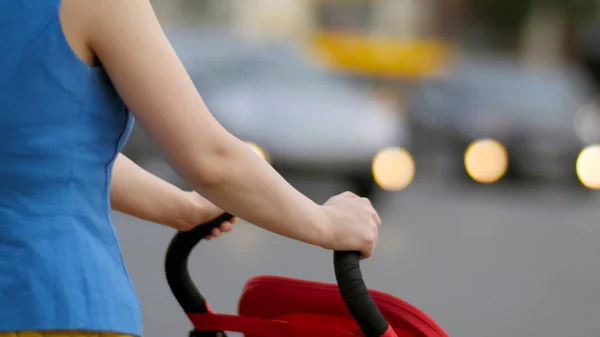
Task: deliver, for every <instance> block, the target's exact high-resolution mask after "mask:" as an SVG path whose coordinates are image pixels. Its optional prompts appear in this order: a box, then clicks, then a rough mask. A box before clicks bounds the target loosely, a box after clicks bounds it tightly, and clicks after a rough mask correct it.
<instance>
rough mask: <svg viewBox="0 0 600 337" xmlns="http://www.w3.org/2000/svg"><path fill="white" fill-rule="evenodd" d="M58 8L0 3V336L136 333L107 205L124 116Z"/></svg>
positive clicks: (46, 3)
mask: <svg viewBox="0 0 600 337" xmlns="http://www.w3.org/2000/svg"><path fill="white" fill-rule="evenodd" d="M59 7H60V0H3V1H0V331H22V330H88V331H98V332H101V331H110V332H117V333H124V334H131V335H141V334H142V326H141V313H140V305H139V301H138V298H137V295H136V294H135V291H134V289H133V286H132V283H131V281H130V278H129V276H128V273H127V271H126V269H125V266H124V264H123V260H122V257H121V250H120V247H119V244H118V241H117V238H116V235H115V231H114V228H113V225H112V223H111V220H110V199H109V186H110V179H111V171H112V167H113V163H114V160H115V157H116V155H117V153H118V152H119V151H120V149H121V147H122V146H123V143H124V142H125V140H126V138H127V137H128V135H129V133H130V131H131V127H132V124H133V118H132V117H131V115H130V114H129V113H128V110H127V109H126V107H125V105H124V103H123V102H122V100H121V99H120V97H119V95H118V94H117V92H116V91H115V89H114V87H113V86H112V84H111V82H110V81H109V78H108V77H107V74H106V73H105V72H104V70H103V69H102V68H91V67H89V66H87V65H86V64H85V63H83V62H82V61H81V60H80V59H79V58H78V57H77V55H76V54H75V53H74V52H73V50H72V49H71V48H70V47H69V45H68V43H67V40H66V38H65V36H64V34H63V31H62V28H61V24H60V21H59Z"/></svg>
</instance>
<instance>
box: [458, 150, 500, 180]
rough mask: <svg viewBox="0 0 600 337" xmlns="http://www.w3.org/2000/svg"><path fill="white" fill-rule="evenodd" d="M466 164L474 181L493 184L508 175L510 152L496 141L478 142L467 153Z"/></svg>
mask: <svg viewBox="0 0 600 337" xmlns="http://www.w3.org/2000/svg"><path fill="white" fill-rule="evenodd" d="M464 163H465V169H466V170H467V173H468V174H469V176H471V178H472V179H473V180H475V181H477V182H479V183H482V184H492V183H495V182H497V181H498V180H500V179H502V177H503V176H504V175H505V174H506V171H507V169H508V152H507V151H506V148H505V147H504V146H503V145H502V144H501V143H500V142H498V141H496V140H493V139H482V140H477V141H474V142H473V143H471V145H469V147H468V148H467V150H466V151H465V156H464Z"/></svg>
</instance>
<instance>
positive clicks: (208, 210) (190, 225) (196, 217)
mask: <svg viewBox="0 0 600 337" xmlns="http://www.w3.org/2000/svg"><path fill="white" fill-rule="evenodd" d="M186 194H187V196H188V198H189V200H190V204H191V208H190V211H189V212H190V214H189V216H188V217H186V219H187V221H186V224H183V225H179V226H177V228H175V229H177V230H179V231H182V232H187V231H191V230H192V229H194V228H196V227H198V225H201V224H203V223H205V222H207V221H210V220H212V219H215V218H216V217H218V216H220V215H221V214H223V210H222V209H220V208H219V207H217V206H215V205H214V204H213V203H211V202H210V201H208V200H206V199H205V198H204V197H202V196H201V195H200V194H198V193H196V192H194V191H191V192H186ZM236 222H237V218H233V219H232V220H231V221H227V222H224V223H222V224H221V226H220V227H219V228H215V229H213V230H212V232H211V235H209V236H207V237H205V238H204V240H211V239H212V238H216V237H219V236H220V235H221V233H226V232H231V230H232V229H233V225H234V224H235V223H236Z"/></svg>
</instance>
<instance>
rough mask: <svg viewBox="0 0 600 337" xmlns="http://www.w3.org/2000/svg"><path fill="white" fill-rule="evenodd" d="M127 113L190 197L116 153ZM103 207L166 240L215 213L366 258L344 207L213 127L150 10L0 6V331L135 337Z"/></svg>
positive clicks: (117, 4)
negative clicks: (160, 229) (148, 224)
mask: <svg viewBox="0 0 600 337" xmlns="http://www.w3.org/2000/svg"><path fill="white" fill-rule="evenodd" d="M126 106H127V108H128V109H127V108H126ZM128 111H133V113H134V114H135V117H136V119H137V120H138V121H139V123H140V124H141V125H142V126H143V127H144V128H145V129H146V130H147V131H148V132H149V133H150V134H151V135H152V137H153V139H154V140H155V141H156V142H157V143H158V144H160V146H161V147H162V149H163V150H164V152H165V154H166V155H167V157H168V159H169V160H170V162H171V163H172V164H173V165H174V167H176V168H177V169H178V171H179V173H180V174H181V175H182V176H183V177H184V178H185V179H186V181H187V182H188V183H190V185H191V186H193V187H194V189H195V190H196V191H198V193H199V194H195V193H188V192H183V191H180V190H178V189H176V188H174V187H173V186H171V185H169V184H167V183H165V182H163V181H160V180H159V179H158V178H155V177H153V176H151V175H149V174H148V173H146V172H144V171H143V170H141V169H140V168H139V167H137V166H135V165H134V164H133V163H131V162H130V161H129V160H128V159H127V158H125V157H124V156H122V155H120V154H119V150H120V149H121V147H122V145H123V143H124V142H125V140H126V138H127V136H128V134H129V132H130V130H131V126H132V122H133V119H132V117H131V115H130V114H129V112H128ZM200 195H202V196H204V197H206V199H204V198H202V197H200ZM111 206H112V207H113V208H114V209H116V210H121V211H124V212H127V213H130V214H131V215H134V216H137V217H140V218H144V219H148V220H152V221H155V222H158V223H163V224H167V225H171V226H173V227H176V228H178V229H190V228H191V227H193V224H195V223H198V222H200V221H204V220H206V219H209V218H211V217H214V216H215V215H217V214H218V213H220V212H221V209H224V210H226V211H228V212H230V213H232V214H236V215H237V216H239V217H241V218H244V219H246V220H248V221H249V222H251V223H254V224H256V225H257V226H260V227H262V228H264V229H266V230H269V231H272V232H274V233H277V234H280V235H283V236H286V237H289V238H292V239H295V240H300V241H303V242H306V243H309V244H312V245H316V246H320V247H323V248H325V249H334V250H358V251H360V252H361V253H362V254H363V256H364V257H368V256H370V255H371V254H372V253H373V250H374V248H375V244H376V241H377V230H378V227H379V225H380V222H381V221H380V219H379V217H378V215H377V213H376V211H375V210H374V209H373V207H372V206H371V204H370V203H369V201H368V200H366V199H363V198H358V197H356V196H355V195H352V194H351V193H344V194H342V195H339V196H335V197H332V198H331V199H330V200H329V201H327V202H326V203H325V204H323V205H317V204H315V203H314V202H312V201H311V200H310V199H308V198H306V197H305V196H303V195H302V194H300V193H299V192H298V191H296V190H295V189H294V188H292V187H291V186H290V185H289V184H288V183H287V182H286V181H285V180H284V179H282V178H281V177H280V176H279V175H278V174H277V173H276V172H275V171H274V170H273V169H272V168H271V167H270V166H269V165H268V164H267V163H266V162H265V161H264V160H262V159H260V158H259V157H258V156H256V155H255V153H253V152H252V150H250V149H249V148H248V146H247V145H246V144H244V143H243V142H242V141H240V140H239V139H237V138H235V137H234V136H232V135H231V134H229V133H228V132H227V131H226V130H225V129H224V128H223V127H222V126H221V125H219V123H217V121H216V120H215V119H214V118H213V116H212V115H211V114H210V112H209V111H208V110H207V108H206V107H205V105H204V103H203V102H202V99H201V97H200V96H199V94H198V92H197V91H196V89H195V88H194V85H193V84H192V81H191V80H190V78H189V76H188V75H187V73H186V71H185V69H184V67H183V66H182V64H181V62H180V60H179V59H178V58H177V55H176V54H175V52H174V51H173V49H172V48H171V46H170V44H169V42H168V40H167V38H166V37H165V34H164V33H163V31H162V29H161V27H160V25H159V23H158V21H157V19H156V17H155V15H154V12H153V10H152V7H151V5H150V3H149V1H148V0H104V1H82V0H62V2H61V0H4V1H1V2H0V233H1V235H0V256H1V259H0V331H2V332H5V333H7V334H8V335H10V336H15V334H16V335H28V336H29V335H30V334H31V333H30V332H27V331H37V332H35V334H36V335H37V334H40V335H44V334H50V335H52V336H67V335H69V336H71V335H78V336H79V335H81V336H87V335H92V334H93V335H98V334H106V335H111V334H112V335H142V324H141V314H140V307H139V303H138V299H137V296H136V294H135V291H134V289H133V286H132V284H131V281H130V279H129V277H128V275H127V272H126V269H125V267H124V265H123V261H122V258H121V252H120V249H119V245H118V242H117V239H116V237H115V234H114V229H113V227H112V224H111V221H110V212H109V211H110V207H111ZM230 227H231V224H224V225H223V228H222V229H223V230H228V229H229V228H230ZM213 234H214V235H218V234H219V233H218V231H217V232H215V233H213ZM61 331H63V332H61Z"/></svg>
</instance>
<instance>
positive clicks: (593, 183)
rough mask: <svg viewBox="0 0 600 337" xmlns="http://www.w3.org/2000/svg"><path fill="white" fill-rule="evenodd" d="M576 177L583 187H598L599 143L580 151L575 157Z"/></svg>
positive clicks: (599, 180)
mask: <svg viewBox="0 0 600 337" xmlns="http://www.w3.org/2000/svg"><path fill="white" fill-rule="evenodd" d="M577 177H579V180H580V181H581V183H582V184H583V185H584V186H585V187H587V188H589V189H594V190H598V189H600V145H593V146H589V147H586V148H585V149H583V151H581V153H580V154H579V157H578V158H577Z"/></svg>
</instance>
